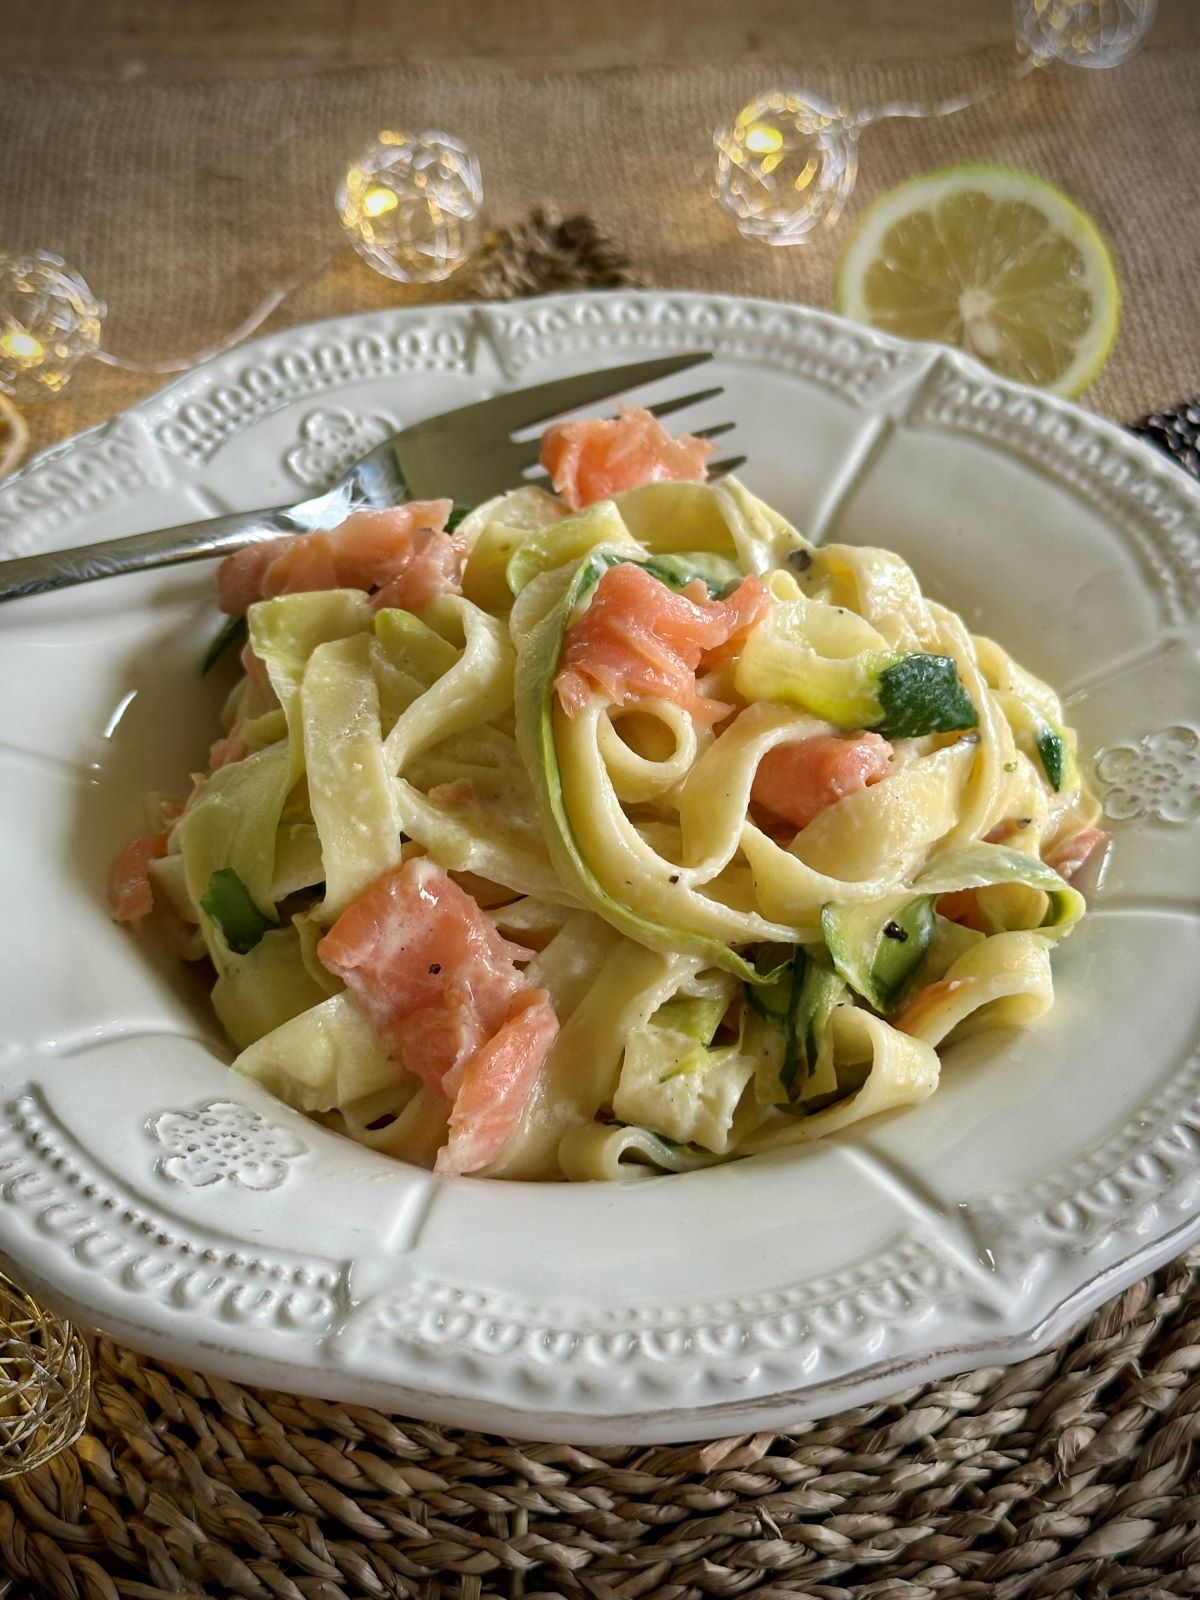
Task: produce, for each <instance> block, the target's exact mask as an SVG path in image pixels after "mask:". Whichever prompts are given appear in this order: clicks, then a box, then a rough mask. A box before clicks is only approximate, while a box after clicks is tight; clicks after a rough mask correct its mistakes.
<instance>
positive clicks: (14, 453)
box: [0, 394, 29, 478]
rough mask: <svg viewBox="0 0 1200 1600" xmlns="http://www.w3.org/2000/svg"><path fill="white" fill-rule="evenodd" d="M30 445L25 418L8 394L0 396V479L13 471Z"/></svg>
mask: <svg viewBox="0 0 1200 1600" xmlns="http://www.w3.org/2000/svg"><path fill="white" fill-rule="evenodd" d="M28 443H29V429H28V428H27V427H26V426H25V418H24V417H23V416H22V415H21V413H20V412H19V411H18V410H17V408H16V406H15V405H13V403H12V401H11V400H10V399H9V398H8V396H7V395H6V394H0V478H2V477H4V475H5V473H6V472H11V471H12V469H13V468H14V467H15V466H16V464H17V462H18V461H20V459H21V457H22V456H23V455H24V454H25V446H26V445H27V444H28Z"/></svg>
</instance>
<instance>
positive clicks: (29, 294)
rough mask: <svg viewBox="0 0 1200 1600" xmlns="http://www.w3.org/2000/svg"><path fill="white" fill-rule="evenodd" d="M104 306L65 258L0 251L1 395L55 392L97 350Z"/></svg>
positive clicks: (36, 396) (27, 397) (22, 397)
mask: <svg viewBox="0 0 1200 1600" xmlns="http://www.w3.org/2000/svg"><path fill="white" fill-rule="evenodd" d="M104 309H105V308H104V302H103V301H101V300H98V299H97V298H96V296H95V295H94V294H93V293H92V291H91V289H90V288H89V287H88V285H87V284H86V283H85V282H84V280H83V279H82V278H81V277H80V276H79V274H78V273H77V272H75V271H73V270H72V269H71V268H70V267H69V266H67V264H66V262H65V261H64V260H63V259H62V257H61V256H56V255H51V254H50V252H49V251H48V250H33V251H30V252H29V253H27V254H18V253H16V252H15V251H9V250H0V328H3V329H4V332H3V333H0V393H3V394H6V395H9V396H11V397H12V399H14V400H18V401H21V402H22V403H25V402H28V401H31V400H42V399H45V398H47V397H48V396H49V395H54V394H57V393H58V392H59V391H60V390H61V389H63V388H64V387H65V386H66V384H67V383H68V382H69V381H70V378H71V374H72V373H73V372H74V370H75V368H76V367H77V366H78V365H79V363H80V362H81V361H83V360H84V359H85V358H86V357H88V356H91V355H94V354H95V353H96V351H97V350H98V349H99V347H100V330H101V328H102V326H103V323H104Z"/></svg>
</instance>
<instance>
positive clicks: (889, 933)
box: [883, 922, 908, 944]
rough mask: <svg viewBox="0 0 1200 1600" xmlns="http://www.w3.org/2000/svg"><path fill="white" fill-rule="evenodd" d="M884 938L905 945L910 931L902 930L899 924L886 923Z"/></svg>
mask: <svg viewBox="0 0 1200 1600" xmlns="http://www.w3.org/2000/svg"><path fill="white" fill-rule="evenodd" d="M883 936H884V938H885V939H895V941H896V943H897V944H905V943H906V942H907V940H908V929H907V928H902V927H901V926H900V924H899V923H898V922H885V923H884V925H883Z"/></svg>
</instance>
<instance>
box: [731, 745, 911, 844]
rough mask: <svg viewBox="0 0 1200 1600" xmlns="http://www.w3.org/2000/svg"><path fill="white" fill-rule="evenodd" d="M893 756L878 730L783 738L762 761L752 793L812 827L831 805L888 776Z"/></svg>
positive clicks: (788, 817)
mask: <svg viewBox="0 0 1200 1600" xmlns="http://www.w3.org/2000/svg"><path fill="white" fill-rule="evenodd" d="M891 759H892V747H891V745H890V744H889V743H888V741H887V740H886V739H883V738H881V737H880V736H879V734H877V733H852V734H848V735H847V736H846V737H845V738H839V737H838V736H837V735H836V734H824V733H821V734H816V735H815V736H814V737H813V738H811V739H797V740H795V741H794V742H793V743H792V744H778V745H776V746H775V748H774V749H773V750H768V751H767V753H766V755H765V756H763V758H762V760H761V761H760V762H759V764H758V771H757V772H756V773H755V774H754V783H753V785H752V787H751V790H750V798H751V800H754V801H757V803H758V804H759V805H760V806H762V807H764V808H765V809H766V810H767V811H769V812H771V814H772V815H773V816H776V817H780V818H782V820H783V821H784V822H790V823H791V825H792V826H793V827H794V828H796V829H800V828H807V827H808V825H809V823H810V822H811V821H812V820H813V818H814V817H816V816H818V815H819V814H820V813H821V812H822V811H824V810H825V808H826V806H832V805H836V803H837V802H838V801H839V800H843V799H845V797H846V796H847V795H848V794H856V793H857V792H858V790H859V789H865V788H866V787H867V786H868V784H872V783H878V782H879V780H880V778H886V777H887V771H888V766H889V765H890V763H891Z"/></svg>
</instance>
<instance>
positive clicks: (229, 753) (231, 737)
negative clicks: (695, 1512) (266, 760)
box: [208, 722, 250, 772]
mask: <svg viewBox="0 0 1200 1600" xmlns="http://www.w3.org/2000/svg"><path fill="white" fill-rule="evenodd" d="M249 754H250V746H249V745H248V744H247V743H246V736H245V734H244V733H243V732H242V725H241V723H240V722H235V723H234V725H233V727H232V728H230V730H229V732H228V733H227V734H226V735H225V737H224V738H223V739H218V740H217V741H216V742H215V743H214V744H210V745H209V747H208V764H209V766H210V767H211V768H212V770H213V771H214V772H216V771H217V769H218V767H225V766H228V765H229V764H230V762H233V761H242V760H244V759H245V757H246V756H248V755H249Z"/></svg>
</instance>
